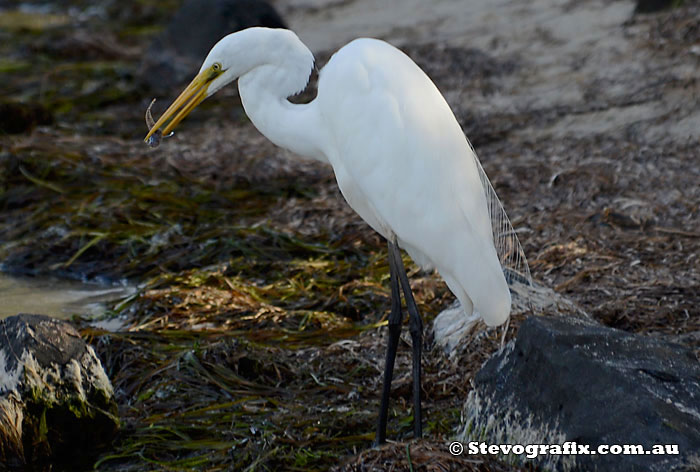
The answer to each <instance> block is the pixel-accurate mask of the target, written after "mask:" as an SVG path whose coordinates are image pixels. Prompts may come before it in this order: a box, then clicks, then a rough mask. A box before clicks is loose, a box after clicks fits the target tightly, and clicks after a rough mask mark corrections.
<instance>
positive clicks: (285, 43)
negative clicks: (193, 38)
mask: <svg viewBox="0 0 700 472" xmlns="http://www.w3.org/2000/svg"><path fill="white" fill-rule="evenodd" d="M313 63H314V57H313V54H311V51H309V50H308V49H307V48H306V46H304V44H303V43H302V42H301V41H300V40H299V38H298V37H297V36H296V35H295V34H294V33H293V32H291V31H289V30H286V29H275V28H262V27H254V28H248V29H245V30H242V31H238V32H235V33H231V34H229V35H228V36H225V37H223V38H222V39H221V40H220V41H219V42H218V43H216V44H215V45H214V47H213V48H212V49H211V51H209V54H208V55H207V58H206V59H205V60H204V63H203V64H202V67H201V69H200V70H199V73H198V74H197V76H196V77H195V78H194V79H193V80H192V82H190V84H189V85H188V86H187V88H185V90H183V92H182V93H181V94H180V96H179V97H177V98H176V99H175V101H174V102H173V103H172V105H170V107H168V109H167V110H166V111H165V113H163V116H161V117H160V119H159V120H158V121H156V122H155V124H154V125H153V126H152V127H151V129H150V131H149V132H148V135H146V138H145V139H144V140H145V141H146V142H149V138H150V137H151V136H152V135H153V134H154V133H156V131H157V130H159V129H160V128H161V127H162V126H164V125H165V127H164V128H163V129H162V130H161V133H162V135H163V136H167V135H168V134H169V133H170V131H172V130H173V128H175V127H176V126H177V125H178V123H180V121H182V120H183V118H185V117H186V116H187V115H188V114H189V113H190V112H191V111H192V110H193V109H194V108H195V107H196V106H197V105H199V103H201V102H202V100H204V99H205V98H207V97H208V96H210V95H212V94H213V93H215V92H216V91H217V90H219V89H220V88H221V87H223V86H224V85H226V84H228V83H230V82H233V81H234V80H236V79H237V78H239V77H241V76H243V75H246V74H248V73H249V72H251V71H253V70H254V69H256V68H258V67H259V66H263V65H267V66H275V67H277V69H275V71H276V72H272V73H271V75H269V77H273V78H274V80H272V81H269V85H270V86H274V87H275V88H276V89H278V90H279V91H280V93H281V94H285V95H284V96H285V97H287V96H289V95H293V94H295V93H298V92H299V91H301V90H302V89H303V88H304V87H301V88H300V87H299V85H300V83H302V82H303V84H304V86H305V85H306V81H308V77H309V75H310V74H311V69H312V68H313ZM273 68H274V67H273ZM271 71H272V69H268V72H271ZM258 78H260V76H258ZM300 79H301V80H300ZM168 120H170V121H168ZM166 123H167V124H166Z"/></svg>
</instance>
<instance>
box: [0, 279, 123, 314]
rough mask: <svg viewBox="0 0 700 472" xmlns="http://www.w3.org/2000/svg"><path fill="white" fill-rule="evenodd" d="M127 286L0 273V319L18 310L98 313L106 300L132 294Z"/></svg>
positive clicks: (105, 306) (103, 307) (106, 304)
mask: <svg viewBox="0 0 700 472" xmlns="http://www.w3.org/2000/svg"><path fill="white" fill-rule="evenodd" d="M135 290H136V289H135V288H134V287H130V286H125V287H122V286H107V285H98V284H86V283H82V282H77V281H70V280H63V279H57V278H53V277H38V278H37V277H15V276H12V275H8V274H5V273H2V272H0V319H1V318H6V317H8V316H12V315H16V314H17V313H35V314H42V315H50V316H54V317H56V318H70V317H71V316H72V315H74V314H79V315H87V316H98V315H101V314H103V313H104V312H105V311H106V310H107V309H108V308H109V304H108V303H107V302H110V301H115V300H118V299H120V298H124V297H127V296H129V295H130V294H132V293H134V291H135Z"/></svg>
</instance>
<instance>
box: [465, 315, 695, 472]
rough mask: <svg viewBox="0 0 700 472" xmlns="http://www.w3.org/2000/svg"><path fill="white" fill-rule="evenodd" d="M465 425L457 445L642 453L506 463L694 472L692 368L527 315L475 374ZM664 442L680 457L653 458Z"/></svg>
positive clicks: (650, 341)
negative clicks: (622, 448) (638, 449)
mask: <svg viewBox="0 0 700 472" xmlns="http://www.w3.org/2000/svg"><path fill="white" fill-rule="evenodd" d="M464 419H465V422H464V426H463V429H462V431H461V432H460V434H459V439H460V440H462V441H464V442H465V443H466V442H470V441H478V442H481V441H484V442H486V443H489V444H500V443H509V444H524V445H525V444H559V445H563V444H564V443H566V442H567V441H573V442H575V443H576V444H577V446H576V450H577V452H578V451H579V449H578V445H588V446H590V450H596V448H597V446H599V445H627V444H629V445H641V446H642V447H643V448H644V452H643V453H642V454H632V455H623V454H615V453H614V452H617V451H618V450H617V448H615V449H612V448H611V449H610V450H609V451H601V452H600V453H598V454H596V455H583V454H577V455H573V454H565V453H564V454H561V455H544V456H539V457H537V458H536V459H526V458H525V456H524V455H522V456H516V455H512V454H511V455H506V456H505V457H506V458H507V459H509V460H515V461H522V462H525V463H531V464H533V463H534V464H538V465H540V466H543V467H545V468H546V469H551V470H600V471H607V470H625V471H659V472H661V471H670V470H700V362H698V359H697V358H696V357H695V355H694V354H693V353H692V351H691V350H690V349H687V348H686V347H683V346H681V345H678V344H673V343H670V342H667V341H664V340H661V339H657V338H651V337H647V336H641V335H636V334H631V333H627V332H624V331H619V330H616V329H612V328H608V327H605V326H601V325H599V324H596V323H594V322H592V321H587V320H584V319H574V318H545V317H532V318H529V319H527V320H526V321H525V322H524V323H523V324H522V326H521V327H520V330H519V332H518V335H517V337H516V339H515V340H514V341H511V342H510V343H509V344H508V345H507V346H506V347H505V348H504V349H503V350H502V351H501V352H499V353H497V354H496V355H495V356H493V357H492V358H491V359H489V360H488V361H487V362H486V363H485V364H484V366H483V367H482V369H481V370H480V371H479V373H478V374H477V375H476V377H475V379H474V389H473V391H472V392H471V393H470V395H469V397H468V400H467V402H466V404H465V410H464ZM667 444H670V445H678V453H677V454H654V453H653V449H654V446H655V445H667ZM570 447H572V448H573V445H572V446H570ZM646 451H650V452H646ZM657 451H659V449H657ZM555 452H556V451H555ZM561 452H564V451H561ZM602 452H608V453H607V454H602ZM664 452H674V451H673V449H670V450H665V449H664Z"/></svg>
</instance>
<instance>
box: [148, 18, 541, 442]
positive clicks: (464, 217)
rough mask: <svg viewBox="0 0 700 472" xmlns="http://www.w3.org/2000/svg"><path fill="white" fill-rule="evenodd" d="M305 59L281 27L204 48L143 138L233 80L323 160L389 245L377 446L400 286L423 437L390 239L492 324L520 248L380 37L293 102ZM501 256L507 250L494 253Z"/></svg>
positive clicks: (421, 79) (152, 137)
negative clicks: (509, 263)
mask: <svg viewBox="0 0 700 472" xmlns="http://www.w3.org/2000/svg"><path fill="white" fill-rule="evenodd" d="M313 66H314V57H313V55H312V53H311V51H309V49H308V48H307V47H306V46H305V45H304V44H303V43H302V42H301V40H300V39H299V38H298V37H297V36H296V34H294V33H293V32H291V31H289V30H285V29H268V28H249V29H246V30H243V31H239V32H236V33H232V34H230V35H228V36H226V37H224V38H223V39H221V40H220V41H219V42H218V43H217V44H216V45H215V46H214V47H213V48H212V50H211V51H210V52H209V55H208V56H207V58H206V59H205V60H204V63H203V64H202V67H201V69H200V71H199V74H197V76H196V77H195V78H194V80H192V82H191V83H190V84H189V86H187V88H186V89H185V90H184V91H183V92H182V93H181V94H180V96H179V97H178V98H177V99H176V100H175V101H174V102H173V104H172V105H171V106H170V107H169V108H168V109H167V110H166V111H165V113H164V114H163V116H161V117H160V119H159V120H158V121H157V122H156V123H155V125H154V126H152V127H151V129H150V131H149V133H148V135H147V136H146V141H147V142H149V144H152V145H157V144H158V142H159V141H160V137H161V136H162V135H168V133H170V131H172V129H173V128H174V127H175V126H176V125H177V124H178V123H179V122H180V121H181V120H182V119H183V118H184V117H185V116H186V115H187V114H188V113H190V112H191V111H192V110H193V109H194V107H196V106H197V104H199V103H200V102H201V101H202V100H204V99H205V98H206V97H208V96H210V95H212V94H213V93H215V92H216V91H217V90H219V89H220V88H221V87H223V86H224V85H226V84H228V83H229V82H232V81H233V80H235V79H239V80H238V89H239V93H240V97H241V101H242V103H243V107H244V108H245V111H246V113H247V114H248V116H249V117H250V119H251V121H252V122H253V124H254V125H255V126H256V127H257V129H258V130H259V131H260V132H261V133H262V134H263V135H265V136H266V137H267V138H268V139H269V140H270V141H272V142H273V143H275V144H276V145H278V146H280V147H282V148H286V149H289V150H290V151H293V152H294V153H296V154H299V155H302V156H307V157H311V158H314V159H317V160H319V161H322V162H327V163H330V165H331V166H332V167H333V171H334V172H335V176H336V179H337V182H338V186H339V187H340V190H341V192H342V194H343V196H344V197H345V199H346V200H347V202H348V203H349V204H350V206H351V207H352V208H353V209H354V210H355V211H356V212H357V213H359V215H360V216H361V217H362V218H363V219H364V220H365V221H366V222H367V223H369V225H370V226H371V227H372V228H374V229H375V230H376V231H377V232H378V233H379V234H381V235H382V236H383V237H384V238H386V240H387V243H388V249H389V267H390V273H391V282H390V283H391V312H390V315H389V319H388V332H389V344H388V348H387V356H386V365H385V371H384V385H383V389H382V398H381V407H380V412H379V419H378V423H377V431H376V443H377V444H381V443H383V442H384V441H385V437H386V423H387V414H388V403H389V392H390V388H391V379H392V376H393V368H394V360H395V356H396V349H397V345H398V340H399V334H400V331H401V324H402V318H403V313H402V310H401V298H400V289H399V286H400V287H401V288H402V289H403V293H404V297H405V300H406V306H407V309H408V312H409V316H410V322H409V330H410V333H411V337H412V340H413V407H414V411H413V413H414V428H413V430H414V435H415V436H416V437H420V436H421V435H422V429H421V390H420V373H421V364H420V362H421V345H422V331H423V323H422V320H421V317H420V315H419V313H418V309H417V307H416V303H415V301H414V299H413V295H412V293H411V287H410V285H409V282H408V277H407V276H406V271H405V269H404V266H403V262H402V260H401V257H400V254H399V247H400V248H403V249H405V250H406V251H407V252H408V254H409V255H410V256H411V258H412V259H413V260H414V261H415V262H416V263H417V264H419V265H420V266H421V267H423V268H436V269H437V270H438V272H439V273H440V274H441V275H442V277H443V278H444V280H445V282H446V283H447V286H448V287H449V288H450V290H451V291H452V292H453V293H454V294H455V296H456V297H457V298H458V299H459V301H460V302H461V306H462V307H463V309H464V312H465V316H471V315H472V314H473V313H474V314H476V313H478V315H480V316H481V317H482V318H483V320H484V321H485V322H486V324H487V325H490V326H495V325H499V324H501V323H503V322H504V321H506V319H507V318H508V316H509V314H510V306H511V297H510V292H509V289H508V284H507V283H506V278H505V276H504V272H503V270H502V267H501V264H502V263H503V262H504V260H505V259H504V257H505V258H508V257H511V256H509V255H507V254H506V253H513V252H515V253H516V256H517V258H518V262H520V259H519V258H520V254H521V249H520V246H519V243H517V238H515V236H514V233H513V232H512V228H511V227H510V223H509V222H508V221H507V218H506V217H505V213H503V212H502V207H501V206H500V203H499V202H498V199H497V198H496V197H495V193H493V188H492V187H491V186H490V184H489V183H488V179H487V178H486V175H485V174H484V173H483V169H482V168H481V165H480V164H479V161H478V159H477V158H476V155H475V154H474V151H473V149H472V148H471V146H470V144H469V142H468V141H467V139H466V137H465V135H464V133H463V131H462V129H461V128H460V126H459V123H458V122H457V120H456V118H455V116H454V114H453V113H452V111H451V110H450V107H449V106H448V104H447V102H446V101H445V99H444V98H443V96H442V95H441V94H440V92H439V91H438V89H437V87H436V86H435V85H434V84H433V82H432V81H431V80H430V79H429V78H428V76H427V75H426V74H425V73H424V72H423V71H422V70H421V69H420V68H419V67H418V66H417V65H416V64H415V63H414V62H413V61H412V60H411V59H410V58H409V57H408V56H407V55H405V54H404V53H403V52H401V51H400V50H398V49H396V48H395V47H393V46H391V45H390V44H388V43H386V42H383V41H380V40H376V39H368V38H362V39H357V40H354V41H352V42H350V43H349V44H347V45H346V46H344V47H343V48H341V49H340V50H339V51H337V52H336V53H335V54H334V55H333V57H331V59H330V61H329V62H328V64H327V65H326V66H325V67H324V68H323V70H322V71H321V73H320V77H319V82H318V95H317V97H316V98H315V99H314V100H313V101H311V102H310V103H308V104H292V103H291V102H289V101H288V100H287V98H288V97H290V96H292V95H295V94H297V93H299V92H301V91H302V90H303V89H304V88H305V87H306V85H307V83H308V80H309V76H310V75H311V71H312V68H313ZM169 119H170V121H169V122H168V120H169ZM166 123H167V124H166ZM164 125H165V126H164ZM163 126H164V127H163ZM161 127H163V129H162V131H161ZM492 224H494V227H493V229H492ZM495 233H497V234H495ZM494 241H495V243H494ZM513 241H515V244H516V245H517V247H515V248H514V247H512V246H513ZM507 246H508V247H507ZM497 248H499V250H498V251H497ZM499 252H500V253H502V254H501V256H504V255H505V256H504V257H501V258H500V259H499ZM528 275H529V273H528ZM475 310H476V312H475Z"/></svg>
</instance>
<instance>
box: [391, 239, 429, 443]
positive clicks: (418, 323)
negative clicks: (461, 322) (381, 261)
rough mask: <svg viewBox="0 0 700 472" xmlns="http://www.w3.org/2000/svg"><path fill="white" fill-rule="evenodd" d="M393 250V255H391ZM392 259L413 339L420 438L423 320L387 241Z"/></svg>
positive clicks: (398, 259)
mask: <svg viewBox="0 0 700 472" xmlns="http://www.w3.org/2000/svg"><path fill="white" fill-rule="evenodd" d="M392 252H393V256H392ZM391 259H394V261H395V263H396V269H397V272H398V275H399V279H400V280H401V287H402V288H403V295H404V298H405V299H406V308H407V309H408V314H409V331H410V332H411V339H412V341H413V436H414V437H416V438H420V437H422V436H423V426H422V417H421V416H422V415H421V398H420V397H421V390H420V377H421V365H420V361H421V350H422V346H423V320H422V319H421V317H420V314H419V313H418V307H417V306H416V301H415V300H414V299H413V292H411V285H410V284H409V283H408V276H407V275H406V269H404V266H403V261H402V260H401V254H400V253H399V248H398V246H397V245H396V244H392V243H389V260H391Z"/></svg>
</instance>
